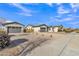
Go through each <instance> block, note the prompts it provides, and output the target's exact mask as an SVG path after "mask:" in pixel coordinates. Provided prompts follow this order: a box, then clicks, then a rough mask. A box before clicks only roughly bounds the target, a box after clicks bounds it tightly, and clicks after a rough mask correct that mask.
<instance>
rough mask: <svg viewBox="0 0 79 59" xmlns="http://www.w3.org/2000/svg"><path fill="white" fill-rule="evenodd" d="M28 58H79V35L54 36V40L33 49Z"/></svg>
mask: <svg viewBox="0 0 79 59" xmlns="http://www.w3.org/2000/svg"><path fill="white" fill-rule="evenodd" d="M27 56H79V34H77V33H70V34H53V38H52V40H49V41H47V42H45V43H43V44H41V45H40V46H38V47H37V48H35V49H33V50H32V51H31V52H29V53H28V54H27Z"/></svg>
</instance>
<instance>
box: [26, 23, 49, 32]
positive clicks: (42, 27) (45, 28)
mask: <svg viewBox="0 0 79 59" xmlns="http://www.w3.org/2000/svg"><path fill="white" fill-rule="evenodd" d="M26 29H33V30H34V32H47V31H48V26H47V25H46V24H41V25H36V26H33V25H28V26H27V27H26Z"/></svg>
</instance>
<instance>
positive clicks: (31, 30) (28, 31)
mask: <svg viewBox="0 0 79 59" xmlns="http://www.w3.org/2000/svg"><path fill="white" fill-rule="evenodd" d="M24 32H27V33H31V32H34V30H33V29H26V30H25V31H24Z"/></svg>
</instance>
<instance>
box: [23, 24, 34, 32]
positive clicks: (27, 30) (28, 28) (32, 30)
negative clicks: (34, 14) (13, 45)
mask: <svg viewBox="0 0 79 59" xmlns="http://www.w3.org/2000/svg"><path fill="white" fill-rule="evenodd" d="M24 32H29V33H31V32H34V29H33V26H32V25H30V24H29V25H27V26H26V27H25V29H24Z"/></svg>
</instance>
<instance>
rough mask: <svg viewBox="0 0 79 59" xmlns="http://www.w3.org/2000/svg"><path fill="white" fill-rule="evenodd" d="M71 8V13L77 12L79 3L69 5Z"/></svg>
mask: <svg viewBox="0 0 79 59" xmlns="http://www.w3.org/2000/svg"><path fill="white" fill-rule="evenodd" d="M70 5H71V8H72V10H73V12H74V13H75V12H77V10H78V9H79V3H71V4H70Z"/></svg>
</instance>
